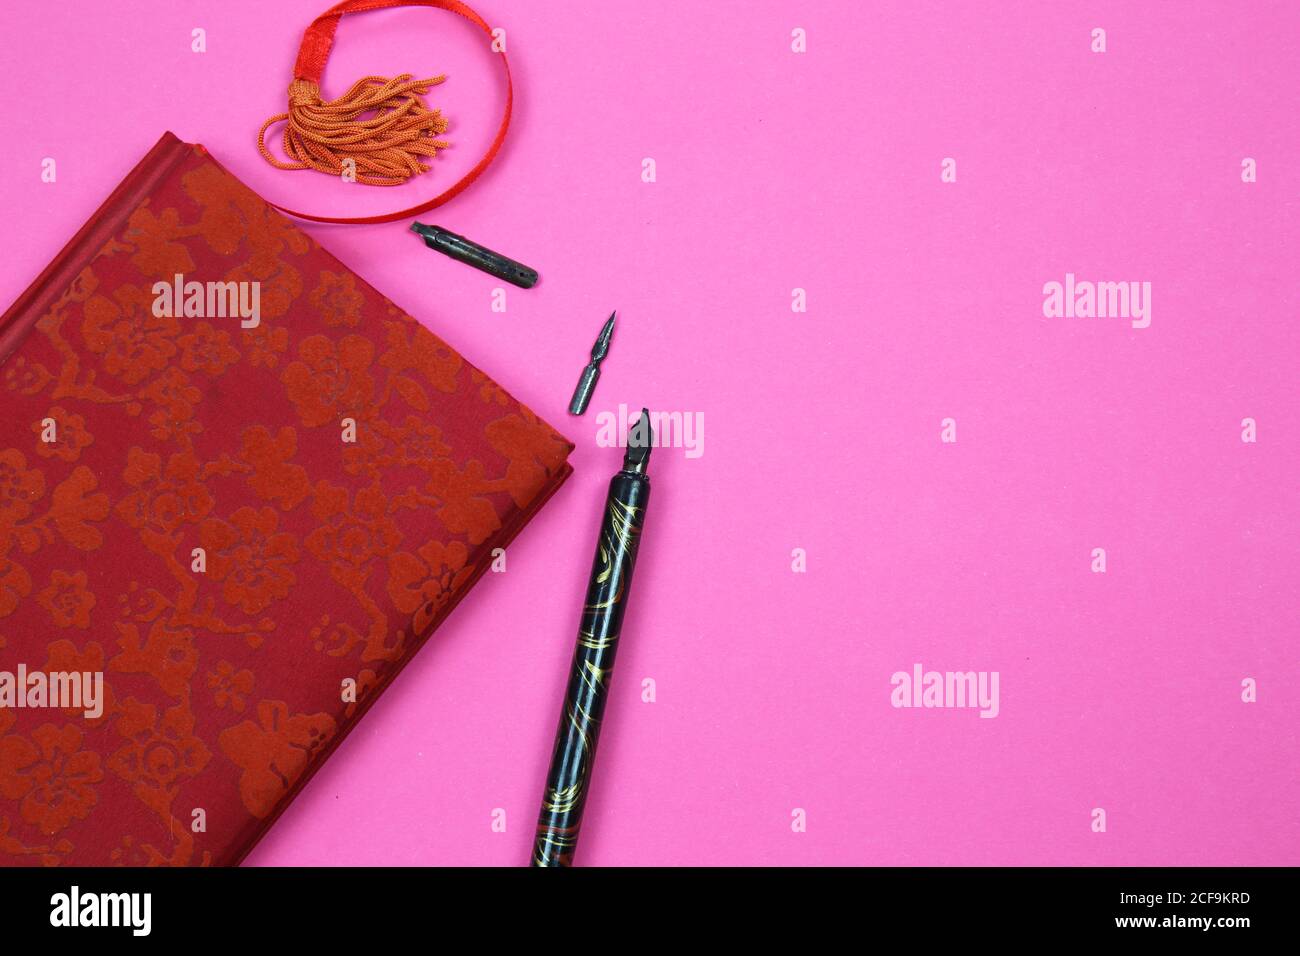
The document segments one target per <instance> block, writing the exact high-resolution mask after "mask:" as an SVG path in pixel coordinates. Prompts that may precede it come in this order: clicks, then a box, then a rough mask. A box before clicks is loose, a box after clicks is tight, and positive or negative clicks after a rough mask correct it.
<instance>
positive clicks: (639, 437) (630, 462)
mask: <svg viewBox="0 0 1300 956" xmlns="http://www.w3.org/2000/svg"><path fill="white" fill-rule="evenodd" d="M654 441H655V436H654V430H653V429H652V428H651V427H650V409H648V408H643V409H641V417H640V418H638V419H637V420H636V424H635V425H633V426H632V427H631V428H629V429H628V430H627V451H626V452H625V453H624V454H623V470H624V471H634V472H636V473H637V474H638V475H644V474H645V470H646V466H647V465H648V464H649V463H650V449H651V448H652V447H653V446H654Z"/></svg>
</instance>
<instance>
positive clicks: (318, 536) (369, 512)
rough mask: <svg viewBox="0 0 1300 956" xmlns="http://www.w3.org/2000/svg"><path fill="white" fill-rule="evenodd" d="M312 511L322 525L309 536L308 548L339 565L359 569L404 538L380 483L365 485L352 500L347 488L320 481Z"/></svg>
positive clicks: (314, 553) (316, 554)
mask: <svg viewBox="0 0 1300 956" xmlns="http://www.w3.org/2000/svg"><path fill="white" fill-rule="evenodd" d="M312 514H313V515H314V516H315V517H316V519H317V520H318V521H320V522H321V525H320V527H318V528H316V530H315V531H313V532H312V533H311V534H310V535H308V536H307V541H306V544H307V550H308V551H309V552H311V554H313V555H314V556H315V557H317V558H319V559H320V560H321V561H325V562H328V563H329V564H331V565H333V566H335V567H336V568H351V569H354V570H355V569H359V568H361V567H363V566H364V565H366V564H368V563H369V562H370V561H372V560H374V559H375V558H378V557H383V556H384V555H386V554H388V553H389V552H391V551H392V550H393V549H394V548H395V547H397V544H398V542H399V541H401V538H402V534H401V532H400V531H398V530H397V525H396V524H394V523H393V520H392V518H390V517H389V516H388V499H387V497H385V495H384V493H383V491H382V489H380V488H379V487H378V486H377V485H371V486H370V487H368V488H362V489H361V490H359V491H358V492H357V493H356V497H355V498H354V499H353V500H352V501H351V502H349V500H348V492H347V489H346V488H339V487H337V486H335V485H331V484H330V483H329V482H326V481H322V482H319V483H318V484H317V485H316V490H315V496H314V500H313V502H312Z"/></svg>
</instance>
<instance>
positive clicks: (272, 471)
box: [240, 425, 311, 511]
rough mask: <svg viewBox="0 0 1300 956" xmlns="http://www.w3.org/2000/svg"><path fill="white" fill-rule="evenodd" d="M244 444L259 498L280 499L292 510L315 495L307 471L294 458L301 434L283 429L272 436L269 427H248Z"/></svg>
mask: <svg viewBox="0 0 1300 956" xmlns="http://www.w3.org/2000/svg"><path fill="white" fill-rule="evenodd" d="M240 446H241V447H240V457H241V458H242V459H243V460H244V461H245V462H247V463H248V464H249V465H251V466H252V468H253V473H252V474H251V475H249V476H248V484H249V486H250V487H251V488H252V489H253V491H254V492H255V493H256V494H257V496H258V497H259V498H262V499H263V500H265V501H277V502H279V504H280V507H281V508H284V509H285V510H286V511H288V510H290V509H292V508H296V507H297V506H298V505H299V504H300V503H301V502H302V500H303V499H304V498H306V497H307V496H308V495H309V494H311V481H310V480H309V479H308V477H307V470H306V469H305V468H303V467H302V466H301V465H295V464H293V462H292V461H290V459H292V458H293V456H294V454H295V453H296V452H297V451H298V433H297V432H295V431H294V430H293V429H292V428H288V427H285V428H281V429H280V431H279V432H278V433H277V434H276V435H275V436H274V437H272V435H271V433H270V431H268V430H267V429H266V428H264V427H262V426H261V425H254V426H252V427H251V428H246V429H244V432H243V434H242V435H241V436H240Z"/></svg>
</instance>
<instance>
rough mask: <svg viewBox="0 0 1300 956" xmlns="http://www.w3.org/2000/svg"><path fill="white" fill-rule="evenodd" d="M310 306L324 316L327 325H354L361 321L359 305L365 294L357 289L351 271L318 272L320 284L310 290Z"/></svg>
mask: <svg viewBox="0 0 1300 956" xmlns="http://www.w3.org/2000/svg"><path fill="white" fill-rule="evenodd" d="M310 301H311V306H312V308H313V309H315V310H316V311H318V312H320V314H321V315H322V316H323V317H324V318H325V324H326V325H329V326H336V325H347V326H354V325H356V324H357V323H358V322H360V321H361V307H362V306H363V305H364V304H365V301H366V299H365V296H363V295H362V294H361V293H360V292H359V291H358V290H357V281H356V278H355V277H354V276H353V275H352V273H351V272H343V273H336V272H329V271H328V270H323V271H322V272H321V274H320V284H319V285H317V286H316V288H315V289H313V290H312V293H311V297H310Z"/></svg>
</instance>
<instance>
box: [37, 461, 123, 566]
mask: <svg viewBox="0 0 1300 956" xmlns="http://www.w3.org/2000/svg"><path fill="white" fill-rule="evenodd" d="M98 487H99V479H98V478H96V477H95V473H94V472H93V471H91V470H90V469H89V468H87V467H86V466H85V465H78V466H77V467H76V468H74V469H73V470H72V474H70V475H69V476H68V477H67V478H65V479H64V480H63V481H61V482H59V484H58V485H56V486H55V488H54V493H53V494H52V495H50V514H49V517H50V520H52V521H53V522H54V527H55V528H56V529H58V532H59V534H61V535H62V536H63V540H64V541H66V542H68V544H70V545H72V546H73V547H74V548H77V549H78V550H80V551H93V550H95V549H96V548H98V547H99V546H100V545H102V544H103V543H104V535H103V534H102V533H101V532H100V531H99V529H98V528H94V527H92V526H91V523H92V522H98V521H103V520H104V519H105V518H107V517H108V510H109V507H110V506H109V501H108V495H106V494H104V493H103V492H102V491H100V492H96V491H95V489H96V488H98ZM92 492H94V494H92Z"/></svg>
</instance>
